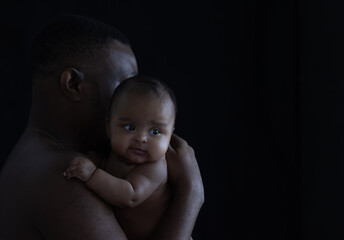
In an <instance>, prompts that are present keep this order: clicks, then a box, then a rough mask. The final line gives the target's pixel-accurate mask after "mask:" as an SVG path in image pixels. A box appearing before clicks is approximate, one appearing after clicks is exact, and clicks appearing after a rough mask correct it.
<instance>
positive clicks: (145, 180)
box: [65, 80, 175, 240]
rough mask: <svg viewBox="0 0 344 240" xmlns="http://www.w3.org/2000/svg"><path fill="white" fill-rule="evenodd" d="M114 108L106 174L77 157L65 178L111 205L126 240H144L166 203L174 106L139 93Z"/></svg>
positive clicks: (123, 98)
mask: <svg viewBox="0 0 344 240" xmlns="http://www.w3.org/2000/svg"><path fill="white" fill-rule="evenodd" d="M127 81H130V80H127ZM113 105H115V106H114V107H113V108H112V109H111V117H110V119H109V120H108V121H107V123H108V124H107V132H108V135H109V137H110V139H111V146H112V151H111V154H110V159H109V160H108V164H107V166H106V167H105V170H107V171H109V173H108V172H106V171H104V170H103V169H100V168H97V167H96V165H95V164H94V163H93V162H92V161H91V160H89V159H87V158H84V157H77V158H75V159H73V160H72V161H71V163H70V165H69V167H68V169H67V170H66V172H65V175H66V177H67V178H73V177H76V178H79V179H80V180H81V181H84V182H85V183H86V186H87V187H88V188H90V189H91V190H92V191H94V192H95V193H97V195H99V196H100V197H101V198H102V199H104V200H105V201H106V202H108V203H110V204H112V205H113V206H114V211H115V215H116V218H117V220H118V221H119V223H120V225H121V227H122V228H123V230H124V232H125V233H126V235H127V236H128V238H129V239H133V240H134V239H149V236H150V235H151V233H152V232H153V231H154V229H155V226H156V225H157V224H158V222H159V221H160V219H161V217H162V215H163V213H164V212H165V210H166V208H167V207H168V204H169V201H170V188H169V184H168V182H167V163H166V159H165V154H166V152H167V150H168V146H169V142H170V140H171V136H172V133H173V130H174V121H175V114H174V105H173V103H172V101H171V99H170V97H169V96H168V95H167V94H166V93H165V94H164V95H163V97H157V96H155V95H153V94H142V93H141V94H139V93H138V92H130V93H125V94H124V96H121V97H119V98H117V99H116V102H115V103H113ZM138 149H139V150H138ZM110 173H111V174H110Z"/></svg>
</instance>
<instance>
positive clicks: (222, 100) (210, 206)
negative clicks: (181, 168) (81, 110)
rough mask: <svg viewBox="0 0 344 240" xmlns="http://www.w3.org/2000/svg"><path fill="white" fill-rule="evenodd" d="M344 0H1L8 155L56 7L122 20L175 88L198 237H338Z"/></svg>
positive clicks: (147, 66)
mask: <svg viewBox="0 0 344 240" xmlns="http://www.w3.org/2000/svg"><path fill="white" fill-rule="evenodd" d="M343 10H344V3H343V2H342V1H339V0H338V1H335V0H329V1H325V0H324V1H321V0H315V1H311V0H308V1H306V0H300V1H290V0H289V1H288V0H280V1H278V0H275V1H272V0H267V1H253V0H246V1H225V0H214V1H204V0H203V1H195V0H193V1H166V2H165V1H138V0H136V1H134V0H132V1H110V0H108V1H105V0H98V1H87V2H86V1H81V0H80V1H77V0H71V1H55V2H49V1H27V2H26V3H18V2H15V1H13V2H12V3H9V2H4V1H2V2H1V3H0V20H1V21H0V29H1V37H0V41H1V44H0V49H1V50H0V51H1V62H0V63H1V65H0V67H1V68H0V84H1V85H0V86H1V95H0V96H1V98H0V104H1V105H0V107H1V112H2V116H1V127H2V131H1V132H2V136H1V137H2V140H1V152H0V154H1V155H0V157H1V159H0V161H1V162H0V163H1V164H2V163H3V162H4V160H5V158H6V156H7V155H8V153H9V152H10V150H11V148H12V147H13V145H14V143H15V142H16V140H17V139H18V137H19V136H20V134H21V133H22V131H23V129H24V128H25V125H26V122H27V118H28V113H29V107H30V94H31V93H30V91H31V88H30V84H31V83H30V81H29V79H28V78H27V75H26V72H25V71H26V63H25V58H26V53H27V49H28V44H29V42H30V40H31V39H32V37H33V36H34V33H35V31H36V30H37V29H38V28H39V27H40V26H41V25H42V24H45V23H46V21H47V20H48V19H49V18H50V17H54V16H56V15H58V14H60V13H76V14H82V15H86V16H90V17H94V18H96V19H99V20H102V21H105V22H107V23H109V24H111V25H113V26H115V27H117V28H118V29H120V30H121V31H122V32H123V33H124V34H125V35H126V36H127V37H128V38H129V39H130V41H131V42H132V45H133V50H134V52H135V54H136V57H137V60H138V65H139V71H140V73H142V74H145V75H151V76H155V77H158V78H160V79H162V80H165V81H167V82H168V83H169V85H170V86H171V87H172V88H173V89H174V91H175V93H176V95H177V99H178V103H179V113H178V114H179V115H178V118H177V126H176V132H177V133H178V134H179V135H181V136H182V137H184V138H185V139H186V140H187V141H188V142H189V143H190V144H191V145H192V146H193V147H194V149H195V152H196V156H197V159H198V162H199V166H200V169H201V173H202V176H203V181H204V186H205V193H206V201H205V204H204V206H203V208H202V210H201V212H200V215H199V218H198V220H197V223H196V226H195V230H194V239H197V240H198V239H262V238H264V239H266V238H273V239H343V238H344V226H343V225H344V208H343V203H344V192H343V182H344V181H343V160H342V158H343V154H344V151H343V149H344V148H343V147H342V146H343V141H344V134H343V133H344V129H343V120H344V108H343V101H344V97H343V92H344V91H343V90H344V89H343V88H344V81H343V77H344V71H343V70H342V69H343V59H344V55H343V53H344V47H343V43H344V34H343V33H344V28H343V25H344V15H343V14H342V13H343Z"/></svg>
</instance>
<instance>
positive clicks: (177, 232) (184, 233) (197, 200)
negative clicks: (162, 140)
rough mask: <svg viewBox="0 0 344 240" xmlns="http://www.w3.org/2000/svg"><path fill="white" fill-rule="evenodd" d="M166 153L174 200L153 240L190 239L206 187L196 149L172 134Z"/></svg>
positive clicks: (157, 228)
mask: <svg viewBox="0 0 344 240" xmlns="http://www.w3.org/2000/svg"><path fill="white" fill-rule="evenodd" d="M170 145H171V146H170V148H169V150H168V152H167V154H166V157H167V164H168V173H169V175H168V176H169V180H170V182H171V185H172V191H173V192H172V194H173V199H172V202H171V204H170V206H169V207H168V209H167V210H166V213H165V214H164V216H163V219H162V220H161V221H160V223H159V225H158V226H157V227H156V229H155V232H154V235H153V237H152V240H154V239H164V240H177V239H178V240H182V239H187V240H189V239H190V237H191V233H192V230H193V228H194V225H195V222H196V219H197V216H198V213H199V211H200V208H201V206H202V205H203V202H204V188H203V183H202V178H201V174H200V171H199V167H198V164H197V160H196V157H195V153H194V151H193V149H192V148H191V147H190V146H189V145H188V144H187V142H186V141H185V140H183V139H182V138H180V137H178V136H177V135H175V134H174V135H173V136H172V139H171V144H170Z"/></svg>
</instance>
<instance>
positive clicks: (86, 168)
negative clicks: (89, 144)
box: [63, 156, 97, 182]
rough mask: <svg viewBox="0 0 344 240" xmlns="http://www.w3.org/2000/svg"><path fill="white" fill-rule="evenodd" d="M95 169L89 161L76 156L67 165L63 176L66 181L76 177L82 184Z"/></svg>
mask: <svg viewBox="0 0 344 240" xmlns="http://www.w3.org/2000/svg"><path fill="white" fill-rule="evenodd" d="M96 169H97V167H96V165H95V164H94V163H93V162H92V161H91V160H90V159H88V158H85V157H80V156H78V157H75V158H74V159H73V160H72V161H71V162H70V163H69V166H68V168H67V170H66V171H65V172H64V173H63V175H64V176H65V177H67V178H68V179H70V178H72V177H76V178H79V179H80V180H81V181H83V182H87V181H88V180H89V179H90V178H91V176H92V174H93V172H94V171H95V170H96Z"/></svg>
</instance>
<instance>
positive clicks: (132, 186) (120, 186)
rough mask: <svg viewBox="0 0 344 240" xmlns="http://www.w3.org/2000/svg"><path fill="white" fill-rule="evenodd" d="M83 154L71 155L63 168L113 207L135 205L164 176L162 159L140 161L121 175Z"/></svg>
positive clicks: (164, 168)
mask: <svg viewBox="0 0 344 240" xmlns="http://www.w3.org/2000/svg"><path fill="white" fill-rule="evenodd" d="M92 164H93V163H92V162H91V161H90V160H88V159H87V158H83V157H78V158H76V159H74V160H73V161H72V162H71V164H70V166H69V168H68V169H67V171H66V176H67V177H68V178H72V177H77V178H79V179H80V180H82V181H84V182H86V185H87V186H88V187H89V188H90V189H91V190H93V191H94V192H96V193H97V194H98V195H99V196H100V197H101V198H103V199H104V200H105V201H107V202H109V203H111V204H112V205H115V206H117V207H135V206H137V205H139V204H140V203H142V202H143V201H144V200H146V199H147V198H148V197H149V196H150V194H151V193H152V192H154V191H155V190H156V189H157V188H158V187H159V186H160V185H161V183H162V182H163V181H164V180H165V179H166V176H167V166H166V160H165V159H161V160H158V161H156V162H152V163H144V164H141V165H138V166H136V167H135V168H133V169H132V170H131V171H130V173H129V174H128V176H127V177H126V178H125V179H121V178H117V177H114V176H112V175H111V174H109V173H107V172H105V171H104V170H102V169H100V168H96V167H95V165H94V164H93V166H92Z"/></svg>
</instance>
